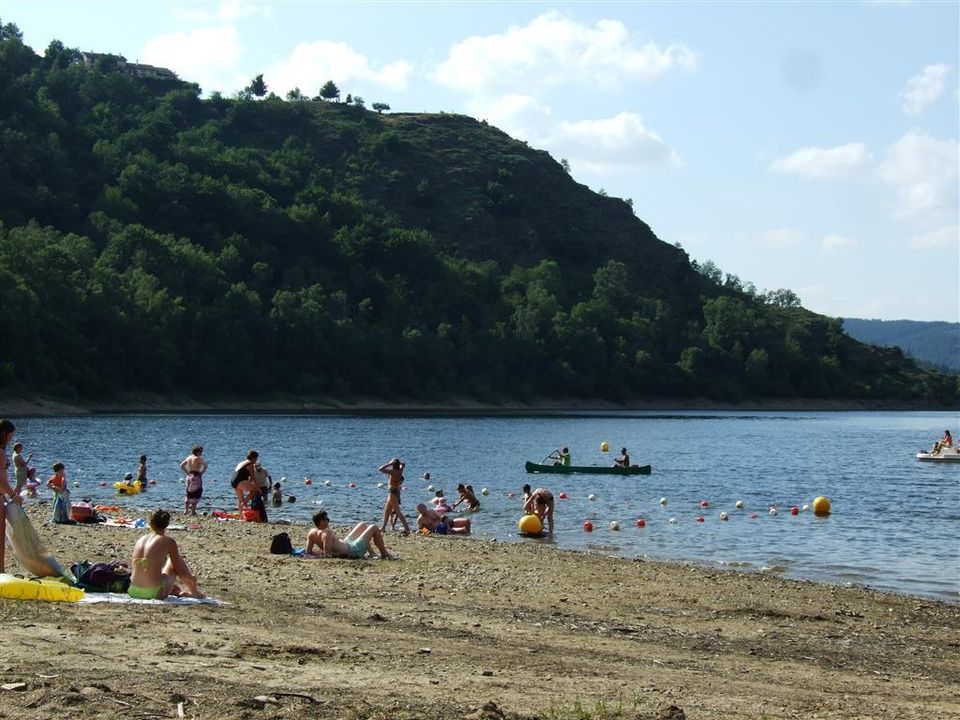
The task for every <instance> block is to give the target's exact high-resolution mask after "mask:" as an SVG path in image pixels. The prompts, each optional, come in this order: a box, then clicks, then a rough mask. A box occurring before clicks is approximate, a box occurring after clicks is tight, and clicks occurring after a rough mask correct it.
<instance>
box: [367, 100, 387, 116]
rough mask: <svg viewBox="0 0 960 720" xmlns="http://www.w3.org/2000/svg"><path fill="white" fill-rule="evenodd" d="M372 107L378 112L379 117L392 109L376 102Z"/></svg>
mask: <svg viewBox="0 0 960 720" xmlns="http://www.w3.org/2000/svg"><path fill="white" fill-rule="evenodd" d="M371 107H372V108H373V109H374V110H376V111H377V114H378V115H379V114H380V113H382V112H383V111H384V110H389V109H390V106H389V105H387V104H386V103H382V102H375V103H374V104H373V105H372V106H371Z"/></svg>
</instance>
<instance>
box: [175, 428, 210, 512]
mask: <svg viewBox="0 0 960 720" xmlns="http://www.w3.org/2000/svg"><path fill="white" fill-rule="evenodd" d="M180 470H182V471H183V472H184V473H186V475H187V483H186V490H187V496H186V498H185V499H184V501H183V511H184V512H185V513H189V514H191V515H196V514H197V505H199V504H200V498H202V497H203V474H204V473H205V472H206V471H207V461H206V460H205V459H204V457H203V446H202V445H197V446H195V447H194V448H193V451H192V452H191V453H190V454H189V455H187V456H186V457H185V458H184V459H183V461H182V462H181V463H180Z"/></svg>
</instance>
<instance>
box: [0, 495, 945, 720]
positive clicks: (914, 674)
mask: <svg viewBox="0 0 960 720" xmlns="http://www.w3.org/2000/svg"><path fill="white" fill-rule="evenodd" d="M30 514H31V517H32V520H33V523H34V526H35V527H36V528H37V530H38V532H39V534H40V536H41V538H42V539H43V541H44V542H45V543H46V544H47V547H48V549H49V550H50V551H51V552H52V553H53V554H54V555H55V556H56V557H57V558H58V559H59V560H60V561H61V562H62V563H64V564H70V563H72V562H75V561H77V560H83V559H87V560H91V561H97V560H113V559H128V558H129V556H130V551H131V548H132V546H133V543H134V541H135V539H136V538H137V536H138V535H139V533H140V531H137V530H133V529H125V528H112V527H104V526H99V525H92V526H91V525H78V526H51V525H49V524H48V523H47V522H46V520H47V515H48V509H47V508H45V507H37V508H33V509H31V511H30ZM173 522H174V523H179V524H182V525H185V526H186V528H185V529H182V530H174V531H171V535H173V536H174V537H175V538H176V539H177V540H178V542H179V543H180V547H181V550H182V552H183V554H184V556H185V558H186V559H187V561H188V563H189V564H190V565H191V566H192V567H193V569H194V571H195V572H196V573H197V575H198V576H199V578H200V582H201V587H202V588H203V590H204V591H205V592H206V593H208V594H210V595H212V596H214V597H216V598H218V599H219V600H222V601H223V602H224V603H225V604H224V605H223V606H220V607H213V606H208V605H200V606H190V607H177V606H172V605H123V604H116V605H114V604H69V603H37V602H23V601H11V600H0V622H2V624H3V628H4V631H3V641H2V644H0V685H3V686H4V687H8V688H11V689H4V690H0V718H50V717H55V716H58V715H62V714H64V713H68V714H69V715H70V716H72V717H104V718H176V717H178V716H182V717H188V718H287V717H291V718H292V717H297V718H310V717H317V718H344V719H345V720H346V719H351V720H354V719H357V718H383V719H387V718H391V719H392V718H398V719H401V720H403V719H408V718H409V719H413V718H470V719H473V720H500V719H502V718H508V719H520V718H529V719H532V718H542V719H543V720H563V719H566V718H570V719H574V718H576V719H578V720H588V719H596V720H599V719H601V718H630V719H633V720H647V719H650V720H653V719H660V718H664V719H666V718H669V719H671V720H677V719H678V718H683V717H686V718H824V719H828V718H830V719H833V718H891V719H892V718H897V719H898V720H904V719H909V718H918V719H919V718H923V719H924V720H931V719H933V718H958V717H960V691H958V687H960V661H958V657H960V605H955V604H949V603H940V602H936V601H930V600H926V599H921V598H916V597H908V596H900V595H892V594H886V593H881V592H875V591H870V590H865V589H861V588H846V587H836V586H828V585H822V584H818V583H812V582H797V581H787V580H783V579H780V578H777V577H773V576H765V575H761V574H743V573H736V572H723V571H714V570H708V569H704V568H700V567H693V566H683V565H669V564H661V563H654V562H644V561H637V560H628V559H622V558H609V557H603V556H599V555H594V554H583V553H574V552H568V551H558V550H555V549H553V548H551V547H549V546H547V545H544V544H539V543H537V542H535V541H527V542H521V543H518V544H510V543H503V542H493V541H485V540H478V539H474V538H454V537H440V536H430V537H423V536H411V537H402V536H400V535H397V534H392V533H388V538H387V539H388V544H389V546H390V548H391V550H393V551H395V552H396V553H397V554H398V555H399V557H400V560H399V561H396V562H386V561H380V560H352V561H351V560H303V559H297V558H294V557H288V556H276V555H270V554H269V552H268V548H269V545H270V539H271V537H272V536H273V534H274V533H277V532H280V531H284V530H285V531H288V532H289V533H290V535H291V538H292V539H293V543H294V545H302V544H303V539H304V538H305V536H306V531H307V528H306V527H305V526H300V525H290V526H282V525H273V524H268V525H256V524H249V523H242V522H235V521H226V522H224V521H217V520H214V519H213V518H208V517H197V518H192V517H190V518H187V517H184V516H181V515H175V516H174V520H173ZM341 529H342V530H345V529H346V528H341ZM7 569H8V572H17V571H18V565H17V562H16V560H15V559H11V560H8V568H7ZM955 570H956V569H955V568H954V569H953V571H955ZM948 571H950V570H948Z"/></svg>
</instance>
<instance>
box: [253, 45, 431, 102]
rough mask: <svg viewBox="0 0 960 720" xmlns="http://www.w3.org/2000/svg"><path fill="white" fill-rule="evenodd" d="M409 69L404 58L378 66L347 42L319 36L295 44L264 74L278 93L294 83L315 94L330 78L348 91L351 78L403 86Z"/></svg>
mask: <svg viewBox="0 0 960 720" xmlns="http://www.w3.org/2000/svg"><path fill="white" fill-rule="evenodd" d="M412 71H413V65H411V64H410V63H409V62H406V61H405V60H397V61H395V62H391V63H387V64H385V65H382V66H380V67H379V68H377V67H374V66H373V65H371V63H370V60H368V59H367V58H366V57H365V56H364V55H361V54H360V53H358V52H357V51H356V50H353V49H352V48H351V47H350V46H348V45H347V44H346V43H343V42H331V41H328V40H318V41H316V42H311V43H300V44H299V45H297V46H296V47H295V48H294V49H293V52H291V53H290V56H289V57H288V58H287V59H286V60H283V61H281V62H279V63H276V64H274V65H273V66H271V67H270V68H269V69H268V70H267V71H266V72H265V73H264V74H263V77H264V80H266V82H267V86H268V87H269V88H270V89H271V90H272V91H273V92H275V93H276V94H277V95H281V96H282V95H284V94H286V93H287V92H288V91H290V90H292V89H293V88H294V87H298V88H300V90H301V91H303V93H304V94H305V95H315V94H317V93H318V92H319V91H320V87H321V86H322V85H323V84H324V83H325V82H326V81H327V80H333V81H334V82H335V83H337V84H338V85H339V86H340V89H341V91H343V92H348V91H351V88H349V87H343V86H344V85H348V84H349V83H351V82H354V83H369V84H374V85H381V86H383V87H387V88H391V89H393V90H403V89H404V88H406V86H407V79H408V78H409V76H410V73H411V72H412Z"/></svg>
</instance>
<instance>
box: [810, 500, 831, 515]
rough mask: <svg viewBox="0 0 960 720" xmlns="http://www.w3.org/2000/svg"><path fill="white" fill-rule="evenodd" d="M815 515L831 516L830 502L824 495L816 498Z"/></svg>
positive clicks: (814, 502)
mask: <svg viewBox="0 0 960 720" xmlns="http://www.w3.org/2000/svg"><path fill="white" fill-rule="evenodd" d="M813 514H814V515H820V516H823V515H829V514H830V501H829V500H828V499H827V498H825V497H824V496H823V495H820V496H819V497H817V498H815V499H814V501H813Z"/></svg>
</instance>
